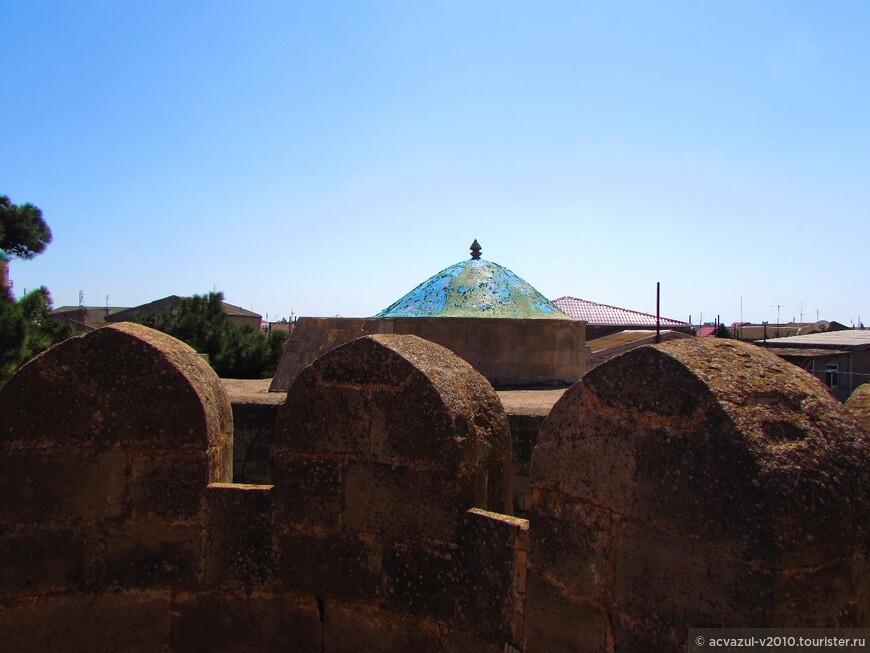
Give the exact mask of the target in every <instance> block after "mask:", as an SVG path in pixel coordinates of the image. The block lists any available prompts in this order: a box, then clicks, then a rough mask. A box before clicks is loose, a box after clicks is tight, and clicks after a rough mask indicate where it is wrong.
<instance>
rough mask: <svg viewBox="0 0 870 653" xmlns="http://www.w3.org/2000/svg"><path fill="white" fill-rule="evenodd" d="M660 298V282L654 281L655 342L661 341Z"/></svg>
mask: <svg viewBox="0 0 870 653" xmlns="http://www.w3.org/2000/svg"><path fill="white" fill-rule="evenodd" d="M660 299H661V282H659V281H656V344H659V343H660V342H661V341H662V333H661V328H662V321H661V315H660V313H659V308H660Z"/></svg>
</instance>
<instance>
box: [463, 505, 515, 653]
mask: <svg viewBox="0 0 870 653" xmlns="http://www.w3.org/2000/svg"><path fill="white" fill-rule="evenodd" d="M528 546H529V523H528V521H526V520H525V519H517V518H516V517H509V516H507V515H500V514H498V513H492V512H487V511H485V510H480V509H477V508H475V509H472V510H469V511H468V512H467V513H466V514H465V519H464V521H463V532H462V538H461V542H460V553H461V556H460V559H461V561H462V563H463V574H462V577H463V578H464V579H465V581H464V582H461V583H460V584H458V585H457V595H458V596H461V597H462V604H461V608H460V618H461V623H462V624H463V625H464V627H465V630H468V631H473V632H475V633H477V634H479V635H481V636H482V637H483V638H484V639H485V640H487V641H489V642H494V643H502V644H503V643H508V644H510V645H511V646H514V647H515V648H520V649H521V648H522V647H523V642H524V637H525V634H524V623H523V615H524V613H525V595H526V574H525V565H526V553H527V552H528Z"/></svg>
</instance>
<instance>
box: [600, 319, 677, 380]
mask: <svg viewBox="0 0 870 653" xmlns="http://www.w3.org/2000/svg"><path fill="white" fill-rule="evenodd" d="M659 335H660V339H659V341H660V342H667V341H668V340H676V339H678V338H691V337H692V336H691V334H688V333H681V332H679V331H671V330H670V329H668V330H665V331H661V332H660V334H659ZM655 341H656V332H655V330H654V329H653V330H646V329H634V330H629V331H617V332H616V333H611V334H610V335H607V336H602V337H601V338H596V339H595V340H588V341H587V342H586V346H587V347H589V351H590V352H591V353H590V354H589V356H588V357H587V358H586V372H587V373H588V372H589V370H591V369H592V368H594V367H597V366H599V365H601V364H602V363H605V362H607V361H609V360H610V359H611V358H615V357H617V356H619V355H620V354H624V353H625V352H627V351H631V350H632V349H636V348H638V347H643V346H644V345H653V344H655Z"/></svg>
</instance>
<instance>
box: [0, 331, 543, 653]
mask: <svg viewBox="0 0 870 653" xmlns="http://www.w3.org/2000/svg"><path fill="white" fill-rule="evenodd" d="M305 379H307V380H308V381H307V382H306V381H305ZM298 385H299V387H298V389H295V390H294V393H292V394H291V398H290V400H289V401H288V402H287V404H286V405H285V407H284V408H285V409H286V410H284V413H286V418H284V419H279V420H278V422H277V431H278V433H277V434H276V442H277V443H278V446H277V447H276V460H275V477H276V481H277V485H276V486H271V485H236V484H232V483H229V482H228V481H229V480H230V477H231V465H232V462H231V461H232V457H231V456H232V451H231V440H230V438H231V434H230V428H231V422H230V408H229V403H228V401H227V398H226V395H225V393H224V391H223V388H222V386H221V384H220V381H219V380H218V379H217V378H216V377H215V375H214V373H213V372H212V371H211V369H210V368H208V366H207V365H205V363H203V362H202V361H201V359H199V357H197V356H196V354H195V353H194V352H193V351H192V350H191V349H189V348H188V347H186V346H185V345H183V344H181V343H179V342H177V341H175V340H173V339H172V338H169V337H167V336H164V335H162V334H159V333H157V332H154V331H151V330H149V329H147V328H145V327H140V326H138V325H128V324H121V325H117V326H110V327H107V328H105V329H101V330H99V331H96V332H93V333H91V334H89V335H87V336H84V337H80V338H76V339H72V340H69V341H66V342H65V343H63V344H61V345H59V346H58V347H55V348H53V349H51V350H50V351H48V352H46V353H45V354H43V355H42V356H40V357H39V358H37V359H35V360H34V361H32V362H31V363H30V364H28V365H27V366H25V367H24V368H23V369H22V370H21V371H20V372H19V373H18V374H17V375H16V376H15V377H14V378H13V379H12V380H11V381H10V382H9V383H8V384H7V386H6V387H5V388H4V389H3V390H2V392H0V416H2V421H0V497H2V500H0V560H2V566H0V570H2V571H0V641H2V642H3V646H4V647H9V649H10V650H22V651H24V650H27V651H51V652H52V653H55V652H57V651H83V650H87V651H118V650H124V651H156V650H166V651H179V652H186V651H227V652H229V651H238V650H257V651H287V650H293V651H317V652H322V651H358V650H385V651H386V650H424V651H425V650H429V651H438V650H444V649H445V648H453V649H469V650H470V649H474V650H492V651H497V650H499V651H500V650H502V649H503V647H504V644H505V643H511V644H514V643H519V642H520V641H521V637H522V633H523V628H522V623H523V622H522V618H523V602H524V584H523V582H522V572H523V570H524V568H525V567H524V564H525V559H526V555H527V550H528V523H527V522H526V521H525V520H519V519H515V518H512V517H510V516H507V515H504V514H497V513H495V512H489V511H487V510H485V509H486V508H488V509H490V510H507V509H509V505H510V500H511V487H510V479H511V472H510V460H511V451H510V436H509V433H508V431H507V422H506V417H505V415H504V413H503V411H502V410H501V406H500V404H499V402H498V400H497V398H495V395H494V393H493V391H492V389H491V388H490V387H489V386H488V385H487V384H486V382H485V380H483V379H482V378H481V377H480V376H479V375H477V374H476V373H475V372H474V371H473V369H472V368H470V367H469V366H468V365H467V364H466V363H464V362H463V361H461V360H460V359H458V358H457V357H455V356H454V355H453V354H451V353H450V352H448V351H447V350H445V349H443V348H441V347H438V346H437V345H434V344H432V343H428V342H425V341H423V340H420V339H417V338H408V337H402V336H381V337H380V339H379V340H372V339H365V340H362V341H358V342H357V343H351V344H350V345H348V346H346V347H345V348H342V350H336V351H335V353H334V354H333V355H331V356H330V355H327V356H324V357H323V358H322V359H320V361H319V362H318V364H316V365H314V366H312V367H311V368H309V372H308V374H307V376H304V377H303V378H302V379H300V382H299V384H298ZM297 390H298V394H297ZM344 400H347V401H348V402H349V404H348V406H349V407H350V408H351V412H348V411H346V410H344V406H343V404H341V402H342V401H344ZM336 402H338V403H336ZM309 404H310V406H312V407H317V408H318V409H317V410H314V411H312V410H309ZM327 406H331V409H328V410H320V409H323V408H325V407H327ZM282 414H283V413H282ZM475 506H477V508H475Z"/></svg>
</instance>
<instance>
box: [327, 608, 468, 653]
mask: <svg viewBox="0 0 870 653" xmlns="http://www.w3.org/2000/svg"><path fill="white" fill-rule="evenodd" d="M323 638H324V644H325V646H324V649H323V650H325V651H329V652H330V653H358V652H359V651H366V653H392V652H393V651H414V652H415V653H418V652H419V653H441V651H445V650H456V649H448V648H446V647H445V641H444V626H443V624H440V623H437V622H434V621H427V620H424V619H418V618H415V617H412V616H410V615H407V614H403V613H401V612H398V613H397V612H394V611H391V610H384V609H382V608H378V607H377V606H373V605H369V604H365V603H347V602H337V601H332V600H326V601H325V621H324V634H323Z"/></svg>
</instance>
